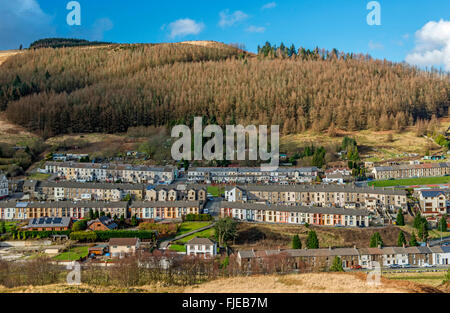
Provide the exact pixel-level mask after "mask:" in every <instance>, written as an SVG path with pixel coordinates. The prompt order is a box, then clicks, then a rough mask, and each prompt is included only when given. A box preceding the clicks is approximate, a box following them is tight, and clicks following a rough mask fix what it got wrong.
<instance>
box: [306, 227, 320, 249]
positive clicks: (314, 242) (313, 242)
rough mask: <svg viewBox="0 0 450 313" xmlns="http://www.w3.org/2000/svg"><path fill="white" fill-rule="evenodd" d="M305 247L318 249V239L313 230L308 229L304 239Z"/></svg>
mask: <svg viewBox="0 0 450 313" xmlns="http://www.w3.org/2000/svg"><path fill="white" fill-rule="evenodd" d="M306 247H307V248H308V249H319V239H318V238H317V234H316V232H315V231H313V230H310V231H309V233H308V238H307V239H306Z"/></svg>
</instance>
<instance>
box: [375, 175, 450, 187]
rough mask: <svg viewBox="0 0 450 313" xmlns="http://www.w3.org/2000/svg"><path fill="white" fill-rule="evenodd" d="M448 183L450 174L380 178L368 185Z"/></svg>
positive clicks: (391, 185)
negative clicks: (393, 178) (394, 178)
mask: <svg viewBox="0 0 450 313" xmlns="http://www.w3.org/2000/svg"><path fill="white" fill-rule="evenodd" d="M448 183H450V176H442V177H422V178H408V179H397V180H380V181H375V182H370V183H369V186H375V187H395V186H416V185H438V184H448Z"/></svg>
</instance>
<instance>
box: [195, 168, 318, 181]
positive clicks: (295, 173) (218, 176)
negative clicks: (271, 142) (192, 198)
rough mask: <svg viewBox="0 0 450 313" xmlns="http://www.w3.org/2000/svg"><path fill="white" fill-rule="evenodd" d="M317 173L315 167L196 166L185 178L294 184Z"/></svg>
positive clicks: (314, 177) (312, 177) (306, 179)
mask: <svg viewBox="0 0 450 313" xmlns="http://www.w3.org/2000/svg"><path fill="white" fill-rule="evenodd" d="M318 175H319V169H318V168H317V167H297V168H291V167H288V168H285V167H280V168H278V169H277V170H276V171H268V170H264V169H263V168H259V167H226V168H224V167H196V168H191V169H189V171H188V172H187V179H188V181H189V182H194V183H207V184H210V183H214V184H256V183H262V184H269V183H277V184H295V183H310V182H312V181H315V180H316V179H317V176H318Z"/></svg>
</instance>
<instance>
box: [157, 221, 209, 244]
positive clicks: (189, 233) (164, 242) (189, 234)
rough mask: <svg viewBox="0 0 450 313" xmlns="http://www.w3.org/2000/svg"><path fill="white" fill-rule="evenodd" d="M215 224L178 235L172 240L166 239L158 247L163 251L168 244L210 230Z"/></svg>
mask: <svg viewBox="0 0 450 313" xmlns="http://www.w3.org/2000/svg"><path fill="white" fill-rule="evenodd" d="M215 224H216V223H212V224H211V225H208V226H205V227H202V228H199V229H196V230H193V231H191V232H188V233H185V234H183V235H180V236H177V237H175V238H172V239H168V240H165V241H162V242H161V243H160V245H159V248H160V249H163V250H165V249H167V247H168V246H169V244H170V243H171V242H173V241H177V240H180V239H183V238H185V237H188V236H191V235H194V234H196V233H199V232H201V231H204V230H207V229H210V228H212V227H214V225H215Z"/></svg>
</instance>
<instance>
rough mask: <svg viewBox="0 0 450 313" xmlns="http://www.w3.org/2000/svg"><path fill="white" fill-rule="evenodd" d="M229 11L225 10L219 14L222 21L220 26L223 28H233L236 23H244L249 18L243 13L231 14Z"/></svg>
mask: <svg viewBox="0 0 450 313" xmlns="http://www.w3.org/2000/svg"><path fill="white" fill-rule="evenodd" d="M229 12H230V11H229V10H225V11H222V12H220V13H219V15H220V21H219V26H220V27H222V28H225V27H230V26H233V25H234V24H236V23H239V22H242V21H244V20H246V19H247V18H248V15H247V14H245V13H244V12H242V11H235V12H233V13H231V14H230V13H229Z"/></svg>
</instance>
